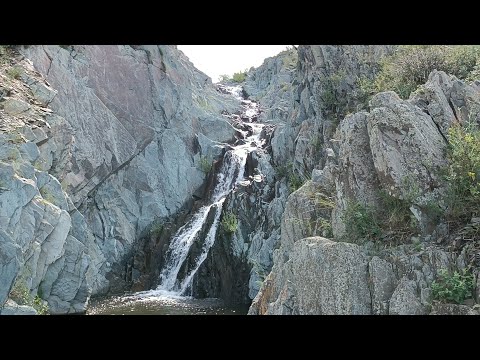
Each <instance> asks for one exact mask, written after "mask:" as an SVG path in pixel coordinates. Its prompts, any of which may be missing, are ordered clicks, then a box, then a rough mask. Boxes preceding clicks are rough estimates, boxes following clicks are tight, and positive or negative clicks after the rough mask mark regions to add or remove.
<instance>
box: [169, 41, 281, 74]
mask: <svg viewBox="0 0 480 360" xmlns="http://www.w3.org/2000/svg"><path fill="white" fill-rule="evenodd" d="M286 47H287V45H178V48H179V49H180V50H182V51H183V53H184V54H185V55H187V56H188V58H189V59H190V61H191V62H192V63H193V64H194V65H195V67H196V68H197V69H199V70H201V71H203V72H204V73H205V74H207V75H208V76H210V77H211V78H212V81H213V82H216V81H218V80H219V78H218V77H219V76H220V75H223V74H225V75H230V76H231V75H233V73H235V72H239V71H242V70H245V69H250V68H251V67H252V66H254V67H258V66H260V65H262V63H263V60H265V58H267V57H271V56H274V55H277V54H278V53H279V52H281V51H283V50H285V49H286Z"/></svg>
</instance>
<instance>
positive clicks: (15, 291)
mask: <svg viewBox="0 0 480 360" xmlns="http://www.w3.org/2000/svg"><path fill="white" fill-rule="evenodd" d="M9 297H10V299H12V300H13V301H15V302H16V303H17V304H18V305H28V303H29V300H30V290H29V289H28V286H27V283H26V281H25V280H24V279H18V280H17V281H15V284H14V285H13V288H12V290H11V291H10V295H9Z"/></svg>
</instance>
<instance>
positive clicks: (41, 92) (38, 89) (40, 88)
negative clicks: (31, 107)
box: [30, 81, 58, 106]
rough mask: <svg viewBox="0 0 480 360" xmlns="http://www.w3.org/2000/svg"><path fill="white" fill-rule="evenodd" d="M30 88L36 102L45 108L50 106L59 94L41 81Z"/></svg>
mask: <svg viewBox="0 0 480 360" xmlns="http://www.w3.org/2000/svg"><path fill="white" fill-rule="evenodd" d="M30 88H31V89H32V94H33V97H34V98H35V100H37V101H38V102H39V103H40V104H42V105H43V106H47V105H48V104H50V103H51V102H52V100H53V98H54V97H55V95H57V92H58V91H57V90H55V89H53V88H51V87H50V86H48V85H47V84H44V83H42V82H39V81H37V82H35V83H33V84H32V85H30Z"/></svg>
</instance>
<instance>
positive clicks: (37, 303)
mask: <svg viewBox="0 0 480 360" xmlns="http://www.w3.org/2000/svg"><path fill="white" fill-rule="evenodd" d="M9 297H10V298H11V299H12V300H13V301H15V302H16V303H17V304H18V305H27V306H31V307H33V308H34V309H35V310H36V311H37V313H38V314H39V315H47V314H48V311H49V309H48V304H47V303H46V302H45V301H44V300H42V298H41V291H40V289H39V290H38V294H37V295H35V297H32V295H31V294H30V290H29V288H28V286H27V283H26V281H25V279H24V278H21V279H18V280H17V281H16V282H15V284H14V285H13V288H12V290H11V291H10V294H9Z"/></svg>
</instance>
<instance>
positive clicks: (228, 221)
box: [221, 212, 238, 234]
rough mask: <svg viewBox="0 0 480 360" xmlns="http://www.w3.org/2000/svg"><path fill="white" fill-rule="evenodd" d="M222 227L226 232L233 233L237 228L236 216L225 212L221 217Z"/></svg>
mask: <svg viewBox="0 0 480 360" xmlns="http://www.w3.org/2000/svg"><path fill="white" fill-rule="evenodd" d="M221 224H222V228H223V230H224V231H225V232H227V233H230V234H231V233H234V232H235V231H237V228H238V221H237V217H236V216H235V214H234V213H232V212H227V213H226V214H224V215H223V218H222V223H221Z"/></svg>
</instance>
